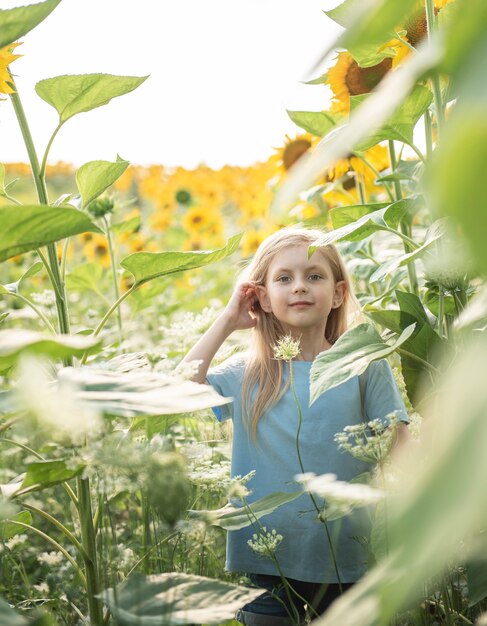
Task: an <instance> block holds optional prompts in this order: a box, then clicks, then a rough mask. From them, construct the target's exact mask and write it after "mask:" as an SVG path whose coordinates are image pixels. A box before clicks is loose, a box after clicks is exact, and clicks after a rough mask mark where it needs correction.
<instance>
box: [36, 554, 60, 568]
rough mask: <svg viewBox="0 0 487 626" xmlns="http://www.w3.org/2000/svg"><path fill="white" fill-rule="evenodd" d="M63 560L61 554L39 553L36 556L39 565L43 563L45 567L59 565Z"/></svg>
mask: <svg viewBox="0 0 487 626" xmlns="http://www.w3.org/2000/svg"><path fill="white" fill-rule="evenodd" d="M63 559H64V556H63V555H62V554H61V552H41V553H40V554H39V555H38V556H37V560H38V561H39V563H41V564H42V563H45V564H46V565H59V564H60V563H62V561H63Z"/></svg>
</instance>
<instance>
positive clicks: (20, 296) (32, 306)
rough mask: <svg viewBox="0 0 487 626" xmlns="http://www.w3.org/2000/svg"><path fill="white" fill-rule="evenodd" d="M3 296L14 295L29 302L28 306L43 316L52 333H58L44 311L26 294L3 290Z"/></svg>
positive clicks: (42, 318) (26, 302)
mask: <svg viewBox="0 0 487 626" xmlns="http://www.w3.org/2000/svg"><path fill="white" fill-rule="evenodd" d="M2 295H3V296H13V297H14V298H18V299H19V300H22V302H24V303H25V304H27V306H30V308H31V309H32V310H33V311H34V312H35V313H36V314H37V315H38V316H39V317H40V318H41V320H42V321H43V322H44V324H45V325H46V326H47V328H48V329H49V331H50V332H51V333H53V334H54V335H55V334H56V329H55V328H54V326H53V325H52V324H51V322H50V321H49V320H48V319H47V317H46V316H45V315H44V313H43V312H42V311H41V310H40V309H38V308H37V307H36V305H35V304H34V303H33V302H31V301H30V300H29V298H26V297H25V296H23V295H22V294H20V293H14V292H11V291H10V292H3V293H2Z"/></svg>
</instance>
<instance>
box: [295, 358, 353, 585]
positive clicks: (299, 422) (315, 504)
mask: <svg viewBox="0 0 487 626" xmlns="http://www.w3.org/2000/svg"><path fill="white" fill-rule="evenodd" d="M288 365H289V381H290V384H291V389H292V392H293V396H294V402H295V403H296V407H297V409H298V430H297V432H296V452H297V453H298V460H299V467H300V469H301V473H302V474H304V473H305V470H304V465H303V460H302V458H301V451H300V449H299V434H300V432H301V424H302V422H303V413H302V411H301V405H300V404H299V400H298V396H297V394H296V388H295V386H294V375H293V365H292V361H291V359H290V360H289V361H288ZM308 495H309V497H310V499H311V502H312V503H313V506H314V508H315V510H316V512H317V513H318V519H319V520H320V522H322V523H323V525H324V527H325V530H326V537H327V539H328V544H329V546H330V553H331V558H332V560H333V567H334V568H335V573H336V576H337V582H338V588H339V589H340V593H343V589H342V580H341V578H340V572H339V571H338V563H337V559H336V554H335V548H334V547H333V542H332V540H331V535H330V530H329V528H328V523H327V521H326V519H323V516H322V515H321V508H320V506H319V505H318V503H317V502H316V498H315V497H314V495H313V494H312V493H311V492H308Z"/></svg>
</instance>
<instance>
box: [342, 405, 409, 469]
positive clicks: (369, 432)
mask: <svg viewBox="0 0 487 626" xmlns="http://www.w3.org/2000/svg"><path fill="white" fill-rule="evenodd" d="M398 425H399V419H398V417H397V413H396V412H393V413H390V414H389V415H387V417H386V418H385V419H384V420H380V419H375V420H372V421H370V422H368V423H363V424H353V425H351V426H345V428H344V429H343V431H341V432H339V433H337V434H336V435H335V442H336V443H337V444H338V447H339V449H340V450H342V451H343V452H348V453H349V454H351V455H352V456H353V457H354V458H356V459H359V460H360V461H365V462H366V463H374V464H376V463H382V462H383V461H384V460H385V459H386V458H387V457H388V456H389V453H390V451H391V448H392V445H393V444H394V441H395V439H396V430H397V427H398Z"/></svg>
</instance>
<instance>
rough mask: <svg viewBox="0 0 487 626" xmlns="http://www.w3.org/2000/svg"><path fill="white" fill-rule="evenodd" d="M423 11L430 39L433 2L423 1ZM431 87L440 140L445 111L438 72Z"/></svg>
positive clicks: (432, 78) (432, 25) (432, 22)
mask: <svg viewBox="0 0 487 626" xmlns="http://www.w3.org/2000/svg"><path fill="white" fill-rule="evenodd" d="M425 9H426V26H427V29H428V37H431V35H432V34H433V31H434V29H435V28H436V18H435V3H434V0H425ZM431 85H432V88H433V98H434V101H435V108H436V123H437V125H438V138H440V137H441V133H442V130H443V124H444V122H445V110H444V105H443V99H442V97H441V84H440V75H439V72H438V71H433V75H432V77H431Z"/></svg>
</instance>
